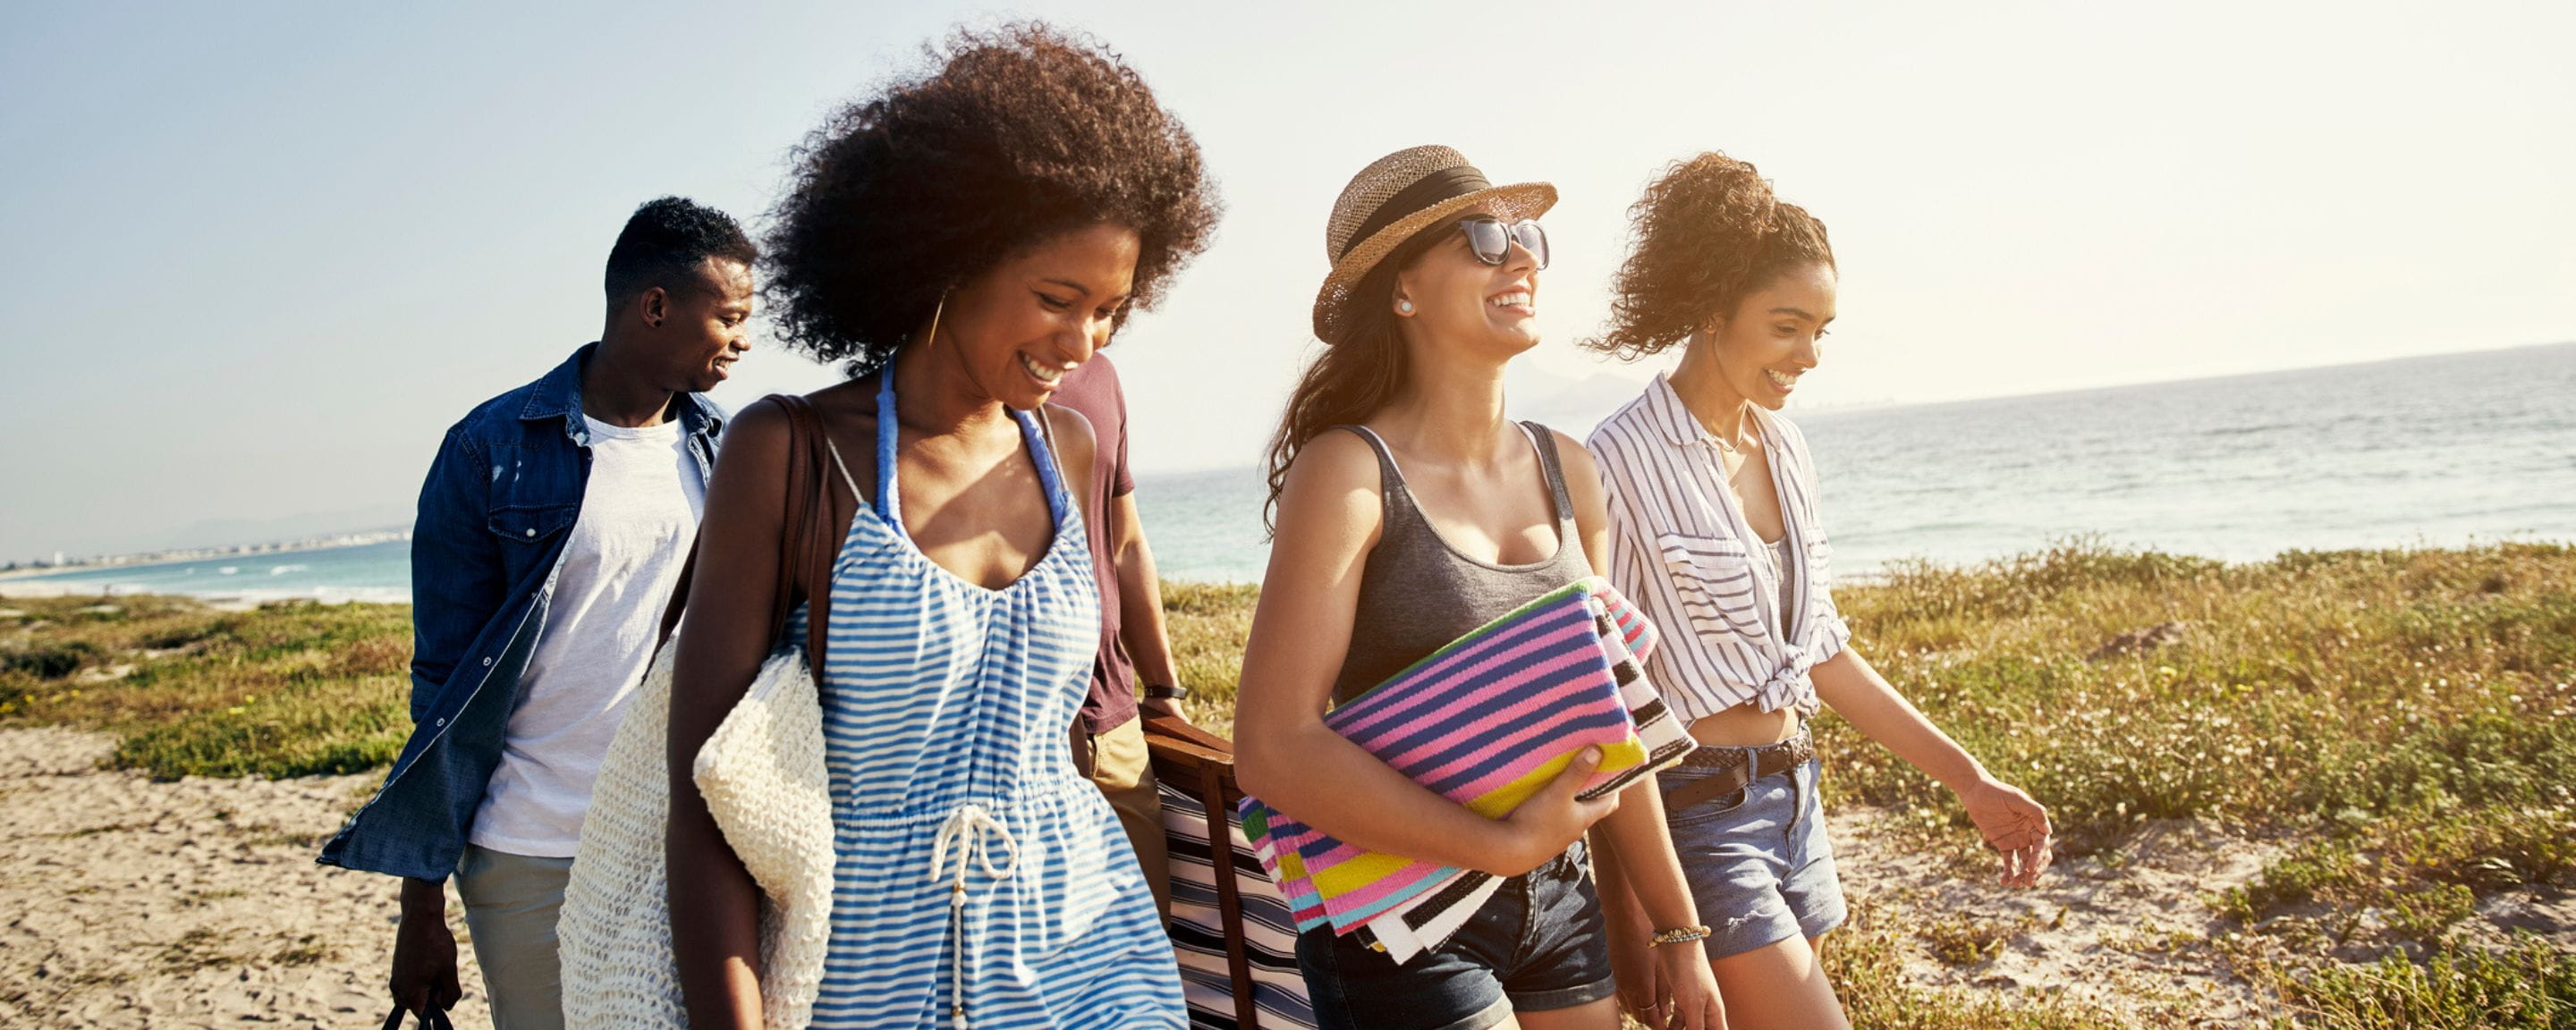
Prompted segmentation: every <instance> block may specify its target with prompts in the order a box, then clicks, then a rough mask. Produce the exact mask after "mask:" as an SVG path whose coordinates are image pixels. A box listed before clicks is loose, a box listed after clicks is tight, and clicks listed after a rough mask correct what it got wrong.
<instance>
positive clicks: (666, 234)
mask: <svg viewBox="0 0 2576 1030" xmlns="http://www.w3.org/2000/svg"><path fill="white" fill-rule="evenodd" d="M710 258H713V259H715V260H718V261H739V262H742V263H743V264H745V265H750V264H751V263H753V262H755V261H758V260H760V249H759V248H757V247H754V246H752V245H751V238H750V237H748V236H744V235H743V234H742V226H740V225H737V224H735V223H734V220H733V216H731V215H728V214H725V213H724V212H722V211H718V210H716V209H714V208H711V207H706V206H703V205H700V204H698V203H695V202H693V201H691V200H689V199H688V198H686V197H657V198H655V199H652V200H648V201H645V202H644V203H643V205H642V206H640V207H637V208H636V209H635V213H634V214H633V215H630V216H628V217H627V219H626V228H624V229H620V230H618V233H617V242H616V243H615V244H614V245H612V246H610V247H609V248H608V272H607V274H606V275H605V276H604V277H603V279H602V284H603V285H604V286H605V287H606V288H607V290H608V299H609V302H610V303H616V302H618V301H622V300H625V299H627V298H629V297H633V296H635V295H636V294H639V293H642V292H644V291H645V290H648V289H651V288H653V287H655V286H660V287H664V288H669V287H673V286H683V285H689V284H692V283H695V282H696V281H697V279H696V276H697V272H698V266H699V265H700V264H703V263H705V262H706V261H707V260H708V259H710Z"/></svg>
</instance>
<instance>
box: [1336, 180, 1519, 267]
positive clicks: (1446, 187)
mask: <svg viewBox="0 0 2576 1030" xmlns="http://www.w3.org/2000/svg"><path fill="white" fill-rule="evenodd" d="M1491 188H1493V184H1492V183H1490V182H1487V181H1485V173H1483V172H1480V171H1477V170H1476V168H1475V166H1473V165H1458V166H1456V167H1452V168H1443V169H1441V170H1439V171H1436V172H1433V173H1431V174H1429V175H1425V176H1423V177H1422V178H1419V179H1415V180H1413V183H1412V185H1409V186H1406V187H1405V188H1403V189H1400V190H1397V191H1395V195H1394V196H1392V197H1388V198H1386V203H1383V204H1380V205H1378V206H1377V210H1375V211H1371V212H1369V216H1368V220H1367V221H1365V222H1361V223H1360V227H1359V229H1358V230H1356V231H1354V232H1352V233H1351V238H1350V241H1349V242H1347V243H1344V244H1342V252H1341V253H1339V254H1335V255H1333V260H1335V261H1340V260H1341V259H1343V258H1345V257H1349V256H1350V253H1351V248H1353V247H1356V246H1359V245H1360V241H1362V240H1366V239H1368V238H1369V237H1371V236H1375V235H1377V233H1378V230H1380V229H1384V228H1386V227H1387V226H1390V225H1394V224H1395V223H1397V222H1400V221H1403V220H1404V218H1405V216H1407V215H1410V214H1412V213H1414V212H1416V211H1420V210H1422V209H1423V208H1427V207H1430V206H1431V205H1433V204H1437V203H1439V202H1441V201H1444V200H1448V199H1450V198H1452V197H1463V196H1466V195H1467V194H1470V193H1474V192H1476V191H1477V190H1482V189H1491Z"/></svg>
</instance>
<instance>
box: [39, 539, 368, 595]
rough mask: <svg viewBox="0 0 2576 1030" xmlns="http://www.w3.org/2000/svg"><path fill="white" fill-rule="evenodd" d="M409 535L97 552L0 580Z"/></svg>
mask: <svg viewBox="0 0 2576 1030" xmlns="http://www.w3.org/2000/svg"><path fill="white" fill-rule="evenodd" d="M409 539H411V531H410V530H408V529H384V530H370V531H366V532H359V533H335V534H332V535H330V536H327V537H307V538H305V539H301V540H282V541H276V542H272V543H264V544H235V545H232V546H229V547H174V548H168V549H165V550H159V551H134V552H130V553H127V554H110V555H101V556H99V560H95V561H88V562H83V563H80V564H65V565H37V566H29V567H26V568H18V569H9V570H7V571H0V582H6V581H12V580H25V579H39V578H43V577H47V576H68V575H77V574H80V573H84V572H98V571H102V570H106V569H148V568H152V567H154V566H159V565H178V564H182V563H185V562H192V561H212V560H214V559H217V558H232V557H245V558H247V557H257V556H266V555H275V554H310V553H312V552H314V551H336V550H340V549H342V548H347V547H372V546H375V545H377V544H385V543H392V542H394V541H396V540H409Z"/></svg>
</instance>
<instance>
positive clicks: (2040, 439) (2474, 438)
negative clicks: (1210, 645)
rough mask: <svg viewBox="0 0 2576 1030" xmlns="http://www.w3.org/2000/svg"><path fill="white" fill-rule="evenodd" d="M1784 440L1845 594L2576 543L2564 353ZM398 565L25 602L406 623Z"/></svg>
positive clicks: (2203, 384) (291, 569)
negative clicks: (2088, 550)
mask: <svg viewBox="0 0 2576 1030" xmlns="http://www.w3.org/2000/svg"><path fill="white" fill-rule="evenodd" d="M1608 414H1609V410H1608V409H1605V410H1603V411H1601V412H1599V413H1597V414H1596V415H1594V416H1593V419H1594V420H1597V419H1598V418H1599V417H1601V416H1606V415H1608ZM1791 417H1792V418H1793V419H1794V420H1795V421H1796V422H1797V423H1798V425H1799V426H1800V427H1801V428H1803V429H1804V430H1805V431H1806V434H1807V440H1808V444H1809V446H1810V447H1811V448H1812V449H1813V451H1814V453H1815V458H1816V466H1817V470H1818V474H1819V476H1820V477H1821V480H1822V483H1823V488H1824V517H1825V528H1826V532H1827V534H1828V535H1829V536H1830V537H1831V538H1832V539H1833V541H1834V558H1835V568H1836V570H1837V572H1838V573H1845V574H1866V573H1868V572H1871V571H1873V570H1876V569H1880V568H1884V567H1885V566H1886V565H1887V564H1888V563H1891V562H1895V561H1902V560H1908V559H1925V560H1931V561H1936V562H1945V563H1973V562H1978V561H1983V560H1986V559H1991V558H1999V557H2004V556H2007V555H2012V554H2017V553H2022V552H2026V551H2031V550H2036V549H2039V548H2043V547H2047V546H2049V545H2050V544H2052V543H2056V542H2060V541H2064V540H2068V539H2072V538H2075V537H2079V536H2094V537H2098V538H2099V539H2101V540H2102V541H2103V542H2105V543H2108V544H2111V545H2113V546H2119V547H2130V548H2154V549H2158V550H2164V551H2171V552H2179V553H2188V554H2198V555H2205V556H2209V557H2215V558H2224V559H2228V560H2236V561H2243V560H2253V559H2260V558H2266V557H2269V556H2271V555H2274V554H2277V553H2280V552H2282V551H2285V550H2331V549H2340V548H2353V547H2406V546H2455V545H2460V544H2467V543H2477V542H2494V541H2499V540H2508V539H2526V540H2556V541H2576V344H2560V345H2552V346H2545V347H2524V348H2519V349H2514V350H2503V351H2483V352H2478V353H2472V354H2459V355H2445V356H2439V357H2428V358H2409V359H2404V360H2399V361H2389V362H2380V363H2375V364H2367V365H2345V366H2338V367H2332V368H2320V369H2302V370H2298V371H2290V372H2275V373H2266V374H2261V375H2249V376H2237V377H2232V378H2225V379H2204V380H2195V381H2190V382H2176V383H2156V384H2150V385H2145V386H2126V387H2116V388H2111V389H2102V390H2087V391H2081V392H2074V393H2057V394H2046V395H2039V396H2029V397H2009V398H1999V399H1991V400H1978V401H1962V402H1958V403H1951V404H1935V405H1912V406H1903V407H1888V408H1874V409H1854V410H1840V411H1822V412H1812V413H1803V414H1802V413H1798V412H1795V411H1792V412H1791ZM1557 428H1559V429H1562V430H1565V431H1567V432H1569V433H1572V434H1574V435H1575V436H1577V437H1581V436H1585V435H1588V434H1589V433H1590V431H1591V425H1590V423H1589V422H1588V421H1587V422H1585V423H1584V424H1581V425H1572V424H1562V425H1558V426H1557ZM1262 496H1263V489H1262V481H1261V477H1260V475H1259V473H1258V472H1256V471H1254V470H1252V469H1232V470H1223V471H1215V472H1203V473H1196V474H1191V475H1181V476H1144V477H1139V480H1138V487H1137V493H1136V497H1137V505H1138V507H1139V509H1140V510H1141V511H1142V513H1143V518H1144V521H1145V527H1146V533H1147V536H1148V539H1150V540H1151V541H1152V543H1153V548H1154V557H1155V560H1156V563H1157V564H1158V565H1159V566H1160V568H1161V570H1162V573H1163V575H1164V576H1166V577H1168V578H1173V579H1194V580H1234V581H1243V582H1254V581H1258V580H1259V579H1260V578H1261V573H1262V570H1263V568H1264V566H1265V565H1266V563H1267V562H1268V558H1269V546H1268V544H1267V543H1266V542H1265V541H1264V539H1263V536H1264V534H1263V532H1262V528H1261V503H1262ZM408 546H409V545H408V544H406V543H403V542H394V543H385V544H373V545H367V546H360V547H347V548H336V549H331V550H321V551H299V552H286V553H276V554H263V555H256V556H240V557H234V558H224V559H216V560H210V561H198V562H177V563H171V564H166V565H152V566H127V567H120V568H113V569H94V570H84V571H76V572H66V573H59V574H55V575H52V576H45V577H37V581H39V582H65V583H68V584H78V586H77V589H80V590H82V591H83V592H86V591H87V590H89V589H90V588H91V587H95V588H97V589H99V590H100V591H102V592H110V591H115V592H123V591H139V590H149V591H160V592H170V593H190V594H213V595H235V596H248V597H284V596H301V597H319V598H322V599H326V600H330V599H347V598H358V599H370V600H385V599H390V600H402V599H404V598H405V597H406V595H407V593H408V591H409V584H410V568H409V563H408V557H407V555H408Z"/></svg>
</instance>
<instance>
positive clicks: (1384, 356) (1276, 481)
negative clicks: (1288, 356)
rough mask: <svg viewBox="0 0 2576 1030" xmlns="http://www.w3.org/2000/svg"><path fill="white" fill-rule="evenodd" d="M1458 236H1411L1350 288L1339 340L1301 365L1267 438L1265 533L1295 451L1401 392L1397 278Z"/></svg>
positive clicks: (1439, 229)
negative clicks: (1275, 428)
mask: <svg viewBox="0 0 2576 1030" xmlns="http://www.w3.org/2000/svg"><path fill="white" fill-rule="evenodd" d="M1456 231H1457V224H1456V223H1455V222H1451V221H1444V222H1440V223H1438V224H1435V225H1433V226H1431V227H1430V228H1427V229H1424V230H1422V231H1421V232H1418V233H1415V234H1413V237H1412V238H1411V239H1408V240H1405V241H1404V243H1403V244H1401V245H1399V246H1397V247H1396V248H1395V250H1393V251H1391V252H1389V253H1388V254H1387V256H1386V258H1385V259H1384V260H1382V261H1379V262H1378V264H1377V267H1376V268H1373V269H1370V270H1369V274H1367V275H1365V276H1362V277H1360V281H1359V283H1358V284H1357V285H1355V286H1353V287H1351V292H1350V297H1349V298H1348V299H1347V300H1345V301H1344V302H1343V303H1344V304H1346V305H1348V307H1347V309H1346V310H1345V312H1344V314H1343V317H1342V318H1341V320H1340V321H1341V323H1342V325H1344V326H1345V327H1347V328H1345V329H1344V330H1343V333H1342V337H1341V339H1338V340H1326V341H1324V343H1325V347H1324V350H1323V352H1322V353H1320V354H1317V355H1316V356H1315V358H1314V360H1312V361H1309V362H1307V364H1306V371H1305V372H1304V373H1303V374H1301V375H1299V376H1298V377H1297V388H1296V389H1295V390H1293V391H1290V392H1289V394H1288V409H1287V410H1286V411H1285V412H1283V413H1282V414H1281V415H1280V417H1279V430H1278V432H1275V433H1272V434H1271V436H1270V462H1269V481H1270V496H1269V497H1268V499H1266V500H1264V501H1263V502H1262V504H1261V525H1262V528H1263V529H1264V530H1267V531H1268V532H1270V533H1272V534H1276V533H1277V532H1278V531H1279V492H1280V491H1281V490H1283V489H1286V488H1287V485H1288V469H1289V466H1292V465H1295V464H1296V463H1297V454H1298V452H1299V451H1302V450H1304V449H1305V447H1306V445H1307V444H1308V443H1310V442H1312V441H1313V440H1314V439H1315V438H1316V437H1317V436H1321V435H1323V434H1324V433H1325V432H1327V431H1329V430H1331V429H1332V428H1333V427H1334V426H1341V425H1353V424H1356V423H1360V422H1366V421H1368V419H1369V416H1372V415H1375V414H1377V413H1378V412H1379V411H1380V410H1382V409H1384V408H1385V407H1386V405H1387V402H1389V401H1392V400H1394V399H1395V398H1396V395H1397V394H1400V393H1402V392H1404V386H1405V383H1406V382H1407V381H1408V380H1407V377H1408V376H1410V375H1411V374H1412V366H1411V363H1410V361H1409V360H1408V359H1407V358H1406V356H1405V353H1404V338H1403V337H1402V336H1400V335H1398V334H1397V333H1396V328H1395V326H1396V321H1395V277H1396V276H1397V275H1399V274H1402V273H1403V272H1404V270H1405V269H1408V268H1411V267H1413V265H1414V263H1415V262H1418V261H1420V260H1422V255H1423V254H1425V253H1427V252H1429V251H1430V250H1431V247H1432V245H1433V244H1435V243H1437V242H1439V241H1440V240H1442V239H1444V238H1445V237H1446V235H1447V234H1448V233H1452V232H1456Z"/></svg>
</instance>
